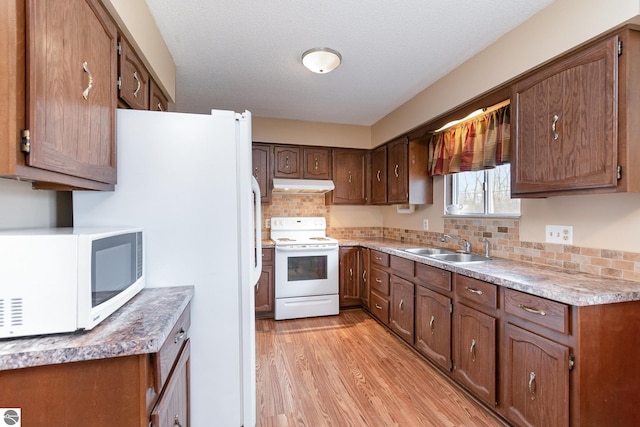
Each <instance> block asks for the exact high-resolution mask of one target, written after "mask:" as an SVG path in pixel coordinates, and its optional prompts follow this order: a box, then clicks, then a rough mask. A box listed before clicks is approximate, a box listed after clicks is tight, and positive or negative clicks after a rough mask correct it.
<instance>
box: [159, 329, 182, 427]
mask: <svg viewBox="0 0 640 427" xmlns="http://www.w3.org/2000/svg"><path fill="white" fill-rule="evenodd" d="M190 360H191V342H190V340H187V341H186V342H185V345H184V347H183V348H182V351H181V353H180V357H179V358H178V361H177V362H176V365H175V367H174V368H173V369H174V370H173V375H171V378H170V379H169V382H168V383H167V385H166V386H165V388H164V391H163V392H162V395H161V396H160V398H159V399H158V403H157V404H156V406H155V407H154V408H153V411H151V423H150V424H149V427H177V426H182V427H186V426H188V425H190V420H189V362H190Z"/></svg>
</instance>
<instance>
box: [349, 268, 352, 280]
mask: <svg viewBox="0 0 640 427" xmlns="http://www.w3.org/2000/svg"><path fill="white" fill-rule="evenodd" d="M349 279H350V280H353V268H350V269H349Z"/></svg>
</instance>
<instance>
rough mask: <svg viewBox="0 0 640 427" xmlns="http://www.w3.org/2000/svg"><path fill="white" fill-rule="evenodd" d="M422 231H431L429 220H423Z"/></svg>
mask: <svg viewBox="0 0 640 427" xmlns="http://www.w3.org/2000/svg"><path fill="white" fill-rule="evenodd" d="M422 229H423V230H424V231H427V230H429V220H428V219H423V220H422Z"/></svg>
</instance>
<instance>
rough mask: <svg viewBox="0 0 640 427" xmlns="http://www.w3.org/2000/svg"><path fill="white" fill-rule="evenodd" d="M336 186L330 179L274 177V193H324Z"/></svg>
mask: <svg viewBox="0 0 640 427" xmlns="http://www.w3.org/2000/svg"><path fill="white" fill-rule="evenodd" d="M334 188H335V185H333V181H331V180H330V179H284V178H274V179H273V191H272V192H273V193H274V194H322V193H327V192H329V191H331V190H333V189H334Z"/></svg>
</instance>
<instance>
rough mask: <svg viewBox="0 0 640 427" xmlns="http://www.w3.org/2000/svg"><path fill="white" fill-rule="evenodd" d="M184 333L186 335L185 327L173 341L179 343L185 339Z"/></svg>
mask: <svg viewBox="0 0 640 427" xmlns="http://www.w3.org/2000/svg"><path fill="white" fill-rule="evenodd" d="M184 335H185V332H184V329H182V328H181V329H180V332H178V333H177V334H176V336H175V338H174V339H173V343H174V344H178V342H179V341H182V339H184Z"/></svg>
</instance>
